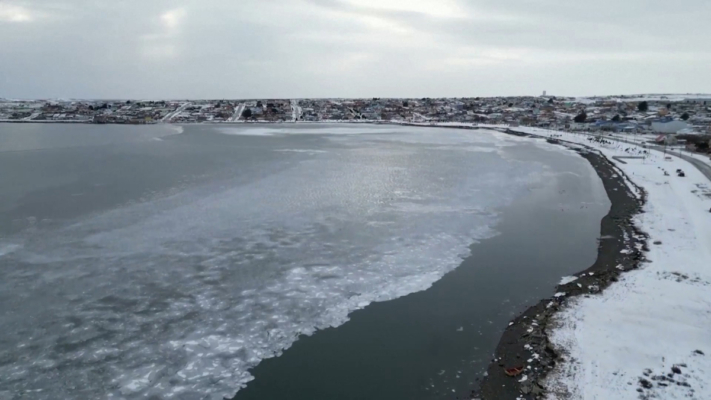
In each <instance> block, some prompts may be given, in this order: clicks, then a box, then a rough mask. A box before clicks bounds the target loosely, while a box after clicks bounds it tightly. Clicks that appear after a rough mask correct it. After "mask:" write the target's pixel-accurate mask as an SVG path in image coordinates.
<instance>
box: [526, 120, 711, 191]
mask: <svg viewBox="0 0 711 400" xmlns="http://www.w3.org/2000/svg"><path fill="white" fill-rule="evenodd" d="M566 133H582V134H585V135H588V136H594V137H602V138H603V139H606V140H612V141H615V142H620V143H626V144H629V145H637V146H640V145H643V146H644V147H646V148H648V149H652V150H656V151H660V152H665V153H669V155H673V156H675V157H679V158H681V159H682V160H685V161H688V162H689V163H691V165H693V166H694V167H696V169H698V170H699V171H700V172H701V173H702V174H703V175H704V176H705V177H706V179H708V180H709V181H711V165H710V164H707V163H705V162H703V161H701V160H699V159H697V158H694V157H691V156H688V155H684V154H682V153H681V152H680V151H679V152H673V153H672V151H671V150H672V149H670V148H669V147H667V148H666V149H665V148H664V146H658V145H653V144H649V143H643V142H642V143H640V142H632V141H628V140H625V138H619V137H615V136H604V135H602V136H601V135H599V134H592V133H586V132H566ZM528 134H530V135H533V136H538V137H541V138H547V137H546V136H545V135H536V134H531V133H528Z"/></svg>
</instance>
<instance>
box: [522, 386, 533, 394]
mask: <svg viewBox="0 0 711 400" xmlns="http://www.w3.org/2000/svg"><path fill="white" fill-rule="evenodd" d="M521 393H523V394H529V393H531V386H530V385H521Z"/></svg>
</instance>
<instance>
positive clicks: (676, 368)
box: [672, 365, 681, 374]
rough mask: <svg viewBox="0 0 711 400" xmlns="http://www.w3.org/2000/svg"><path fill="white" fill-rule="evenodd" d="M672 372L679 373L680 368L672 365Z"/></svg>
mask: <svg viewBox="0 0 711 400" xmlns="http://www.w3.org/2000/svg"><path fill="white" fill-rule="evenodd" d="M672 372H673V373H675V374H681V370H680V369H679V367H677V366H676V365H675V366H673V367H672Z"/></svg>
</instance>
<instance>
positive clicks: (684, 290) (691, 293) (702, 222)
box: [482, 128, 711, 399]
mask: <svg viewBox="0 0 711 400" xmlns="http://www.w3.org/2000/svg"><path fill="white" fill-rule="evenodd" d="M515 130H516V131H517V132H519V133H523V134H530V135H535V136H538V137H540V138H547V139H553V140H560V141H564V142H565V143H563V144H566V145H568V146H571V147H574V148H575V147H578V146H579V145H584V146H586V148H587V149H588V151H592V152H595V153H597V154H598V155H599V156H600V157H601V158H604V159H605V160H606V161H607V162H609V163H611V164H614V168H616V169H618V170H619V172H620V173H621V174H624V175H621V176H615V177H611V178H614V179H616V180H618V181H619V182H625V183H626V185H625V188H622V187H620V188H614V187H612V188H611V185H610V180H609V179H606V178H610V177H609V176H606V175H605V174H606V173H605V172H604V170H601V169H600V168H599V167H598V166H597V165H595V164H593V165H594V166H596V170H597V171H598V173H599V174H600V175H601V178H602V179H603V181H604V182H605V183H606V189H607V191H608V195H610V194H613V195H614V194H616V192H618V191H619V192H622V191H625V190H628V193H629V194H631V195H632V196H633V197H635V198H636V199H637V200H638V201H639V202H640V203H641V207H642V209H641V212H639V213H635V215H632V216H631V217H632V225H633V227H634V229H635V231H636V232H643V233H637V234H635V235H632V236H636V237H630V236H629V235H625V236H626V237H623V238H621V239H622V241H623V242H627V245H626V246H627V248H623V249H622V250H619V251H620V255H619V256H620V257H622V258H627V259H628V260H627V261H628V262H622V263H620V264H618V265H615V266H614V270H610V269H609V266H610V265H612V264H609V261H608V269H607V270H606V271H605V272H604V273H606V274H608V275H609V274H612V275H613V276H614V278H609V279H608V280H607V281H606V282H605V281H604V279H603V282H602V283H605V284H606V283H611V285H610V287H609V288H607V289H606V290H604V291H602V293H598V292H599V291H601V289H603V288H604V287H601V286H600V285H599V284H598V285H595V284H592V285H591V284H589V283H588V282H582V279H587V280H590V279H591V278H592V279H602V278H600V277H599V275H598V274H597V273H596V272H592V273H588V272H587V271H586V272H585V273H581V274H577V275H576V276H574V277H570V278H568V279H565V280H563V281H562V282H561V286H560V287H559V290H558V291H557V293H556V294H555V296H553V297H551V299H548V300H544V301H543V302H542V303H541V304H539V306H537V307H539V308H538V309H537V308H536V307H534V308H533V309H531V310H529V311H527V312H526V313H524V314H523V315H522V316H521V317H519V318H518V319H517V320H515V321H514V323H513V324H512V325H511V326H510V328H509V329H508V330H507V332H506V333H505V334H504V337H503V338H502V341H501V343H500V345H499V349H498V350H497V354H496V358H495V360H494V362H493V363H492V365H491V367H490V368H489V376H488V377H487V378H486V380H485V383H484V385H483V387H482V394H483V397H484V398H497V399H498V398H521V399H529V398H547V399H567V398H572V399H638V398H645V399H646V398H664V399H677V398H679V399H680V398H696V399H706V398H710V397H711V388H710V387H709V378H708V375H707V374H706V371H708V370H709V369H711V358H710V357H709V356H707V354H710V353H711V350H709V345H710V344H711V341H709V336H708V332H709V331H710V330H711V317H710V316H709V312H708V309H709V304H711V293H709V291H708V286H709V285H710V282H711V273H709V271H708V266H709V265H711V252H710V251H709V245H710V244H711V223H710V222H711V213H710V212H709V208H710V207H711V190H709V188H710V187H711V185H710V184H709V180H708V179H707V178H706V176H704V175H703V174H702V173H701V172H700V171H699V170H697V169H696V168H695V167H694V166H693V165H692V164H690V163H689V162H687V161H685V160H683V159H680V158H678V157H676V156H670V155H665V154H663V153H661V152H658V151H654V150H646V149H644V148H642V147H641V146H637V145H630V144H626V143H619V142H616V141H610V140H593V139H592V138H591V137H590V136H588V135H581V134H571V133H564V132H556V131H548V130H543V129H536V128H516V129H515ZM645 151H646V153H645ZM639 155H643V156H644V158H631V157H630V156H639ZM678 171H682V172H684V174H683V175H684V176H680V175H681V174H678V173H677V172H678ZM610 197H611V200H612V202H613V210H614V208H615V204H616V203H619V201H616V200H615V198H614V196H612V195H611V196H610ZM611 213H612V211H611ZM617 222H618V223H622V224H624V222H625V221H623V219H619V217H618V219H617ZM604 231H605V221H604V220H603V235H601V250H600V257H605V256H607V257H610V256H611V254H609V249H608V250H607V253H608V254H605V253H606V250H604V249H605V248H606V247H609V246H610V244H611V243H613V241H619V239H620V238H615V239H612V238H607V237H606V236H605V232H604ZM606 239H608V240H606ZM609 239H612V240H613V241H611V240H609ZM644 239H646V240H644ZM645 242H646V243H645ZM640 252H641V254H642V257H641V258H638V257H629V256H630V255H632V256H634V255H635V254H639V253H640ZM600 262H601V260H600V259H598V262H597V263H596V264H600ZM593 268H594V267H593ZM593 268H591V269H593ZM615 270H616V271H619V277H617V273H615ZM610 281H611V282H610ZM575 286H578V288H579V289H581V290H579V291H577V293H572V292H571V291H570V288H574V287H575ZM546 303H547V304H546ZM551 305H552V306H551ZM541 306H542V307H543V309H546V308H548V309H550V308H553V309H559V310H558V311H557V312H554V313H552V315H549V316H547V317H546V321H545V322H546V324H545V325H544V324H543V323H541V324H540V325H544V327H543V328H542V329H541V330H536V331H538V332H541V331H542V338H541V340H542V341H543V342H547V343H546V345H545V348H544V349H543V350H544V352H543V353H536V352H535V351H532V350H533V349H532V348H531V346H530V345H527V344H524V342H525V341H526V339H523V338H522V336H524V335H526V334H527V333H528V335H531V333H533V335H534V336H535V334H536V332H533V331H534V329H533V328H535V327H536V326H537V325H539V323H537V322H535V321H536V319H535V318H536V317H537V316H538V317H539V318H540V317H541V316H542V315H543V314H545V312H542V311H541V308H540V307H541ZM517 325H522V327H518V326H517ZM516 328H519V329H516ZM521 328H523V331H522V332H521ZM528 330H530V331H531V332H528ZM517 339H518V340H517ZM517 346H521V347H523V351H522V352H519V353H518V354H516V355H514V356H511V354H506V352H507V351H511V350H512V349H514V348H516V347H517ZM502 352H503V353H504V354H502ZM507 355H508V356H509V358H508V359H506V358H505V356H507ZM516 356H518V357H516ZM541 358H543V359H546V358H547V359H548V360H549V361H551V360H554V361H552V362H549V363H547V364H546V363H543V364H546V365H541V364H542V363H540V362H539V360H540V359H541ZM519 363H520V364H521V366H522V367H524V371H523V372H522V373H521V374H520V375H518V376H517V377H516V378H515V379H514V378H511V377H509V376H507V375H506V374H505V372H504V368H511V367H515V366H516V365H514V364H519ZM551 368H552V370H551ZM549 370H550V372H548V371H549ZM529 371H530V372H529ZM546 373H547V377H546V378H545V379H543V378H539V379H538V380H533V379H531V378H532V377H534V376H538V377H542V376H544V375H546ZM529 375H530V376H529ZM501 394H504V396H501Z"/></svg>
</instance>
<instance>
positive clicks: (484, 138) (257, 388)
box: [0, 124, 609, 400]
mask: <svg viewBox="0 0 711 400" xmlns="http://www.w3.org/2000/svg"><path fill="white" fill-rule="evenodd" d="M608 206H609V205H608V201H607V199H606V196H605V193H604V191H603V189H602V185H601V183H600V181H599V179H597V177H596V176H595V174H594V171H593V170H592V168H591V167H590V166H589V165H588V164H587V162H586V161H585V160H583V159H582V158H580V157H578V156H576V155H574V154H569V153H566V152H562V151H560V150H557V149H556V148H554V147H552V146H549V145H547V144H534V143H532V142H530V141H527V140H522V139H519V138H510V137H506V136H502V135H500V134H496V133H491V132H485V131H481V132H476V131H461V130H448V129H431V128H422V129H414V128H404V127H384V126H334V125H318V126H312V125H297V126H294V125H287V124H284V125H278V126H268V127H250V128H243V127H215V126H191V127H185V128H184V130H183V129H182V128H179V127H170V126H147V127H119V126H91V125H87V126H76V125H31V124H18V125H10V124H0V324H1V325H2V327H3V330H2V332H0V399H3V400H4V399H5V398H10V399H15V398H37V399H55V398H63V399H83V398H126V399H134V398H135V399H140V398H152V399H173V398H175V399H196V398H212V399H219V398H221V397H222V396H223V395H232V394H234V392H235V391H236V390H237V389H238V388H239V387H240V386H243V385H245V383H247V382H250V380H251V377H252V375H254V377H256V379H255V380H252V381H251V382H250V383H249V384H248V385H247V386H246V389H243V390H241V391H240V392H239V394H238V399H242V398H244V399H247V398H255V399H256V398H259V399H266V398H289V399H292V398H294V399H332V398H339V399H340V398H353V399H356V398H357V399H363V398H368V399H379V398H382V399H385V398H388V399H392V398H413V399H419V398H422V399H426V398H454V397H452V396H455V397H456V396H458V395H459V396H461V395H462V394H464V393H466V392H468V390H469V389H470V388H471V385H472V383H473V379H474V377H476V376H477V375H478V374H480V373H481V372H482V371H483V368H484V366H485V365H486V363H487V359H488V358H489V355H490V354H491V352H493V350H494V346H495V345H496V342H497V340H498V334H499V332H500V331H501V329H502V328H503V327H504V326H505V325H506V322H507V321H508V319H509V317H510V316H511V315H512V314H513V313H515V312H517V311H520V310H521V309H522V308H523V307H524V306H525V305H527V304H530V303H532V302H534V301H535V300H536V299H537V298H539V297H541V296H544V295H548V294H550V291H551V290H552V287H553V286H554V284H555V283H556V282H557V281H558V280H559V279H560V277H561V276H563V275H567V274H570V273H572V272H575V271H578V270H581V269H583V268H585V267H587V266H588V265H590V264H591V263H592V261H593V260H594V257H595V253H596V241H595V239H596V237H597V235H598V233H599V221H600V219H601V218H602V216H603V215H604V214H605V213H606V211H607V208H608ZM346 321H347V322H346ZM300 335H301V336H300ZM304 335H310V336H304ZM287 348H288V350H286V351H285V352H283V354H282V350H283V349H287ZM274 356H279V357H274ZM255 367H256V368H255Z"/></svg>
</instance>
